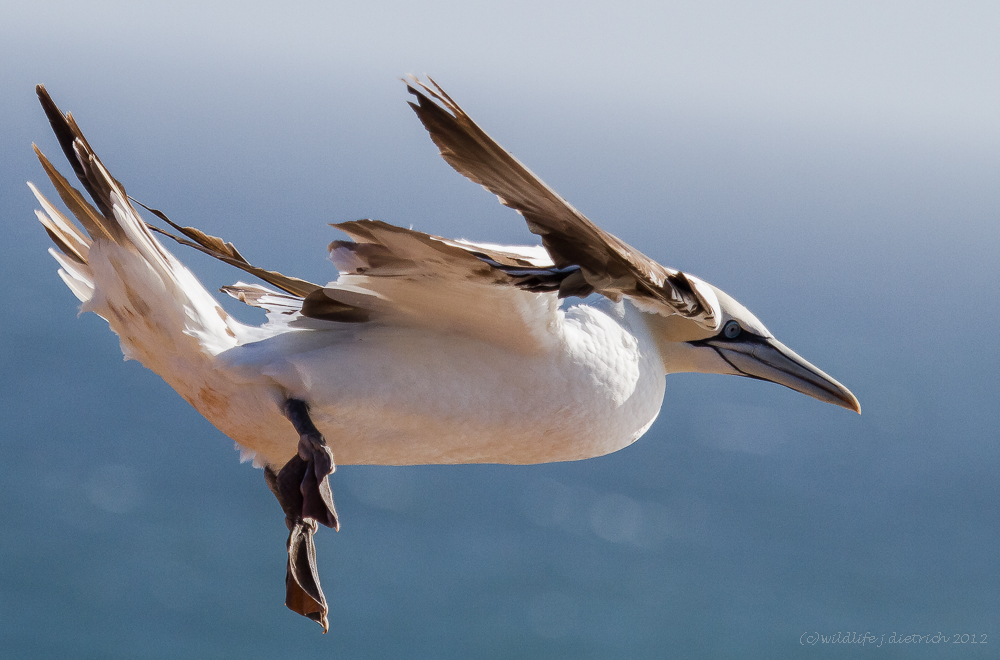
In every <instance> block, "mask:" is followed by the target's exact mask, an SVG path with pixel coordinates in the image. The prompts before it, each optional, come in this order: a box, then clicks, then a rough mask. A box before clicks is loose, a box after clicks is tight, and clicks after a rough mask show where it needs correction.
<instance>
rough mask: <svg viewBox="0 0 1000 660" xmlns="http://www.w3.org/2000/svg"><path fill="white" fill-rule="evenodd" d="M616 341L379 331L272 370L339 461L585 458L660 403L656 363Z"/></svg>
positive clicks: (629, 438)
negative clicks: (510, 345)
mask: <svg viewBox="0 0 1000 660" xmlns="http://www.w3.org/2000/svg"><path fill="white" fill-rule="evenodd" d="M611 339H614V340H615V341H616V342H617V343H616V345H615V346H613V347H611V350H609V347H607V346H598V347H596V348H598V349H600V350H595V346H594V339H593V338H592V337H591V338H589V339H588V342H589V345H583V344H579V343H573V342H561V343H557V344H556V345H554V346H553V347H552V348H551V349H550V350H545V351H541V352H536V353H532V354H520V353H517V352H514V351H510V350H507V349H503V348H500V347H497V346H493V345H490V344H487V343H484V342H480V341H476V340H471V339H467V338H463V337H457V336H442V335H439V334H434V333H427V332H421V331H415V330H413V329H396V328H380V329H376V330H371V331H365V332H363V333H357V334H353V335H351V336H350V337H349V338H341V339H339V340H337V341H333V342H331V343H329V344H327V345H325V346H321V347H318V348H314V349H312V350H308V351H303V352H296V353H294V354H291V355H284V356H282V357H281V358H280V359H274V360H271V361H270V362H269V364H268V365H267V367H266V368H265V370H266V372H267V373H268V375H269V376H270V377H271V378H272V379H274V381H276V382H277V383H279V384H280V386H281V387H282V388H283V389H284V390H285V391H286V392H287V393H288V395H289V396H293V397H296V398H302V399H304V400H306V401H308V402H309V405H310V414H311V415H312V417H313V419H314V421H315V422H316V425H317V427H318V428H319V429H320V431H322V432H323V434H324V435H325V436H326V438H327V441H328V442H329V444H330V446H331V448H332V450H333V453H334V457H335V460H336V461H337V462H338V463H341V464H378V465H412V464H423V463H542V462H549V461H565V460H577V459H582V458H589V457H592V456H599V455H602V454H606V453H609V452H612V451H616V450H618V449H621V448H622V447H624V446H626V445H628V444H630V443H631V442H633V441H634V440H635V439H636V438H638V437H639V436H640V435H642V433H643V432H644V431H645V430H646V429H647V428H648V427H649V425H650V424H651V423H652V421H653V420H654V419H655V418H656V414H657V413H658V411H659V408H660V404H661V403H662V399H663V377H662V371H659V368H658V366H657V363H658V360H659V358H658V357H657V356H649V355H645V356H644V355H642V354H641V351H639V350H638V348H637V347H636V346H634V345H633V346H626V345H624V343H623V342H622V341H620V338H608V340H609V341H610V340H611ZM597 341H598V343H600V342H601V341H602V340H601V339H600V338H598V340H597ZM633 343H634V342H633ZM293 435H294V434H293Z"/></svg>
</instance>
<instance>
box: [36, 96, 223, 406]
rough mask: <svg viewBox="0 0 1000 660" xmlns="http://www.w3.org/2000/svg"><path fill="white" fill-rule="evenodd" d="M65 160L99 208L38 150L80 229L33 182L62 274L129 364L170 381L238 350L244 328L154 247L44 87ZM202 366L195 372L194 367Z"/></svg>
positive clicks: (40, 215)
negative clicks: (188, 368) (230, 350)
mask: <svg viewBox="0 0 1000 660" xmlns="http://www.w3.org/2000/svg"><path fill="white" fill-rule="evenodd" d="M36 91H37V92H38V98H39V100H40V101H41V104H42V107H43V108H44V110H45V114H46V115H47V116H48V119H49V122H50V123H51V125H52V129H53V131H54V132H55V134H56V137H57V138H58V140H59V144H60V146H61V147H62V150H63V153H65V155H66V158H67V159H68V160H69V162H70V164H71V165H72V166H73V170H74V172H75V173H76V176H77V178H79V180H80V183H81V184H82V185H83V188H84V189H85V190H86V191H87V193H89V195H90V197H91V198H92V199H93V202H94V203H93V204H91V203H90V202H88V201H87V200H86V199H85V198H84V196H83V195H82V194H81V193H80V191H78V190H77V189H75V188H74V187H73V186H71V185H70V183H69V182H68V181H67V180H66V179H65V178H64V177H63V176H62V175H61V174H60V173H59V172H58V171H57V170H56V169H55V167H53V166H52V164H51V163H50V162H49V160H48V159H47V158H46V157H45V155H44V154H42V152H41V150H39V148H38V147H37V146H35V154H36V155H37V156H38V159H39V161H41V164H42V167H44V168H45V172H46V174H48V177H49V180H50V181H51V182H52V185H53V186H55V188H56V191H57V192H58V193H59V196H60V197H61V198H62V200H63V202H64V203H65V205H66V206H67V207H68V208H69V210H70V212H71V213H72V214H73V215H74V216H75V217H76V219H77V220H78V221H79V223H80V224H81V225H82V226H83V228H84V229H85V230H86V233H84V231H81V229H80V228H79V227H78V226H77V225H75V224H74V223H73V222H72V221H71V220H70V219H69V218H67V217H66V216H65V215H64V214H63V213H62V212H60V211H59V210H58V209H57V208H56V207H55V206H54V205H53V204H52V203H51V202H49V200H47V199H46V198H45V196H44V195H42V194H41V193H40V192H39V191H38V189H37V188H36V187H35V186H34V185H33V184H31V183H29V184H28V185H29V186H30V187H31V190H32V192H33V193H34V194H35V197H36V198H37V199H38V201H39V203H40V204H41V205H42V209H43V210H41V211H36V214H37V215H38V219H39V220H40V221H41V222H42V225H43V226H44V227H45V230H46V231H47V232H48V234H49V236H50V237H51V238H52V241H53V242H54V243H55V247H56V249H50V250H49V252H50V253H51V254H52V256H53V257H55V259H56V261H57V262H59V266H60V269H59V275H60V276H61V277H62V279H63V281H64V282H65V283H66V285H67V286H68V287H69V288H70V290H71V291H72V292H73V293H74V294H75V295H76V297H77V298H79V299H80V300H81V301H82V303H83V304H82V306H81V311H91V312H95V313H96V314H98V315H100V316H101V317H103V318H104V319H106V320H107V321H108V324H109V325H110V326H111V329H112V330H113V331H114V332H115V333H117V334H118V336H119V338H120V341H121V347H122V352H123V353H124V354H125V357H126V358H134V359H137V360H139V361H140V362H142V363H143V364H144V365H145V366H146V367H148V368H150V369H152V370H153V371H155V372H157V373H159V374H160V375H161V376H163V377H164V378H165V379H166V380H167V381H168V382H170V384H171V385H174V386H175V387H177V386H178V385H180V386H181V387H179V388H178V389H179V390H181V391H183V389H186V388H184V387H183V385H184V384H183V383H178V382H171V381H176V380H177V379H178V378H181V379H183V376H180V375H179V374H183V373H185V368H184V366H185V365H183V364H179V362H181V363H183V362H190V361H191V360H195V361H201V362H204V361H206V360H210V359H211V357H212V356H214V355H216V354H218V353H220V352H221V351H224V350H226V349H228V348H231V347H232V346H235V345H236V344H237V333H238V332H239V331H240V329H241V328H242V326H241V324H239V323H238V322H236V321H235V319H232V318H230V317H229V315H228V314H227V313H226V312H225V311H224V310H223V309H222V308H221V307H220V306H219V305H218V304H217V302H216V301H215V299H214V298H213V297H212V295H211V294H210V293H209V292H208V291H207V290H206V289H205V288H204V287H203V286H202V285H201V283H199V282H198V280H197V279H196V278H195V277H194V275H193V274H192V273H191V272H190V271H189V270H188V269H187V268H186V267H185V266H184V265H183V264H181V263H180V262H179V261H178V260H177V259H176V258H175V257H174V256H173V255H172V254H171V253H170V252H169V251H168V250H167V249H166V248H164V247H163V245H162V244H160V242H159V241H157V240H156V237H155V236H154V235H153V234H152V232H151V231H150V229H149V227H148V226H147V225H146V223H144V222H143V220H142V219H141V218H140V216H139V214H138V213H137V212H136V210H135V208H134V207H133V206H132V204H131V202H130V201H129V197H128V195H127V194H126V192H125V188H124V187H123V186H122V185H121V184H120V183H119V182H118V181H117V180H116V179H115V178H114V177H113V176H111V174H110V173H109V172H108V170H107V169H105V167H104V165H103V164H102V163H101V160H100V159H99V158H98V157H97V155H96V154H95V153H94V151H93V149H91V147H90V144H89V143H88V142H87V139H86V138H85V137H84V136H83V133H82V132H81V131H80V129H79V127H78V126H77V125H76V122H75V121H74V119H73V116H72V115H71V114H68V113H67V114H63V113H62V112H61V111H60V110H59V108H58V107H56V105H55V103H53V101H52V99H51V98H50V97H49V95H48V92H46V91H45V88H44V87H42V86H41V85H39V86H38V87H37V88H36ZM187 366H194V365H187Z"/></svg>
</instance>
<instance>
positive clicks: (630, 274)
mask: <svg viewBox="0 0 1000 660" xmlns="http://www.w3.org/2000/svg"><path fill="white" fill-rule="evenodd" d="M411 82H412V83H413V84H408V85H407V88H408V89H409V91H410V93H411V94H413V95H414V96H416V97H417V103H410V106H411V107H412V108H413V110H414V112H416V113H417V116H418V117H419V118H420V121H421V122H422V123H423V125H424V127H425V128H426V129H427V131H428V132H429V133H430V136H431V139H432V140H433V141H434V143H435V144H436V145H437V146H438V148H439V149H440V150H441V156H442V157H444V159H445V160H446V161H447V162H448V163H449V164H450V165H451V166H452V167H454V168H455V170H457V171H458V172H459V173H461V174H463V175H465V176H466V177H468V178H469V179H470V180H472V181H474V182H475V183H478V184H480V185H482V186H483V187H484V188H486V189H487V190H489V191H490V192H492V193H493V194H495V195H496V196H497V197H498V198H499V199H500V203H501V204H503V205H505V206H508V207H510V208H512V209H514V210H516V211H517V212H518V213H520V214H521V215H522V216H524V219H525V220H526V221H527V223H528V228H529V229H530V230H531V231H532V232H533V233H535V234H538V235H539V236H541V237H542V244H543V245H544V246H545V249H546V250H547V251H548V253H549V254H550V255H551V256H552V260H553V262H554V263H555V265H556V266H557V267H560V268H567V267H571V266H579V267H580V269H581V271H580V272H581V275H582V277H583V279H585V280H586V282H587V283H588V284H589V285H590V286H592V287H593V289H594V290H596V291H597V292H598V293H600V294H602V295H604V296H607V297H608V298H611V299H612V300H620V299H621V297H622V296H628V297H629V298H630V299H632V300H633V301H635V302H636V303H637V304H639V305H640V306H641V307H642V308H643V309H645V310H647V311H656V312H658V313H661V314H664V315H670V314H679V315H681V316H684V317H686V318H690V319H692V320H693V321H695V322H696V323H698V324H699V325H701V326H703V327H705V328H708V329H712V330H715V329H717V328H718V325H719V322H720V321H719V319H720V314H719V312H718V310H717V309H716V307H717V303H715V301H714V300H713V296H712V295H711V293H710V292H709V291H707V290H702V285H701V284H700V283H699V282H698V281H696V280H693V279H691V278H689V277H687V276H686V275H685V274H684V273H682V272H680V271H676V270H673V269H670V268H665V267H664V266H661V265H660V264H658V263H657V262H656V261H654V260H652V259H650V258H649V257H647V256H646V255H644V254H642V253H641V252H639V251H638V250H636V249H635V248H633V247H632V246H630V245H628V244H627V243H625V242H624V241H622V240H620V239H618V238H616V237H615V236H612V235H611V234H609V233H608V232H606V231H604V230H602V229H601V228H600V227H598V226H597V225H595V224H594V223H593V222H591V221H590V220H588V219H587V217H586V216H584V215H583V214H582V213H580V212H579V211H577V210H576V209H575V208H573V207H572V206H571V205H570V204H569V203H568V202H567V201H566V200H564V199H563V198H562V197H560V196H559V195H558V194H556V192H555V191H553V190H552V189H551V188H549V187H548V186H547V185H546V184H545V183H544V182H543V181H542V180H541V179H539V178H538V177H537V176H535V175H534V174H533V173H532V172H531V171H530V170H528V168H526V167H525V166H524V165H522V164H521V163H520V162H518V161H517V159H515V158H514V157H513V156H511V155H510V154H509V153H508V152H507V151H505V150H504V149H503V148H502V147H501V146H500V145H499V144H497V143H496V142H495V141H494V140H493V138H491V137H490V136H489V135H487V134H486V132H485V131H483V130H482V129H481V128H479V126H477V125H476V123H475V122H474V121H472V119H471V118H470V117H469V116H468V115H467V114H465V112H464V111H463V110H462V108H460V107H459V106H458V104H457V103H455V102H454V101H453V100H452V99H451V97H449V96H448V95H447V94H446V93H445V92H444V90H442V89H441V87H439V86H438V85H437V83H435V82H434V81H433V80H430V85H426V84H424V83H422V82H420V81H419V80H416V79H415V78H413V79H411ZM414 85H416V86H417V87H419V89H417V88H416V87H414ZM425 92H426V93H425ZM432 99H433V100H432Z"/></svg>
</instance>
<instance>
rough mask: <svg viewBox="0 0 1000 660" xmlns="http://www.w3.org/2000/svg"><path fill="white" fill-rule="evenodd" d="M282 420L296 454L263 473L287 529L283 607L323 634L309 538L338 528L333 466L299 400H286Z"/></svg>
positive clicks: (319, 590) (324, 611)
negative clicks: (291, 431) (295, 439)
mask: <svg viewBox="0 0 1000 660" xmlns="http://www.w3.org/2000/svg"><path fill="white" fill-rule="evenodd" d="M284 413H285V416H286V417H287V418H288V420H289V421H290V422H291V423H292V425H293V426H294V427H295V430H296V431H298V433H299V452H298V454H296V455H295V456H293V457H292V459H291V460H290V461H288V462H287V463H286V464H285V466H284V467H283V468H281V470H280V471H278V472H277V473H275V472H274V470H272V469H270V468H265V470H264V476H265V478H266V479H267V485H268V486H269V487H270V489H271V492H273V493H274V496H275V497H276V498H277V499H278V503H279V504H281V508H282V510H284V512H285V525H286V526H287V527H288V544H287V546H288V569H287V571H286V573H285V605H287V606H288V608H289V609H291V610H292V611H293V612H298V613H299V614H301V615H303V616H306V617H309V618H310V619H312V620H313V621H316V622H317V623H319V624H320V625H322V626H323V632H324V633H325V632H326V631H327V630H328V629H329V624H328V622H327V618H326V617H327V611H328V609H327V605H326V597H325V596H324V595H323V588H322V587H321V586H320V583H319V571H318V570H317V567H316V544H315V542H314V540H313V534H315V533H316V530H317V529H318V525H317V523H319V524H323V525H326V526H327V527H332V528H333V529H335V530H338V529H340V523H339V521H338V520H337V510H336V508H335V507H334V505H333V492H332V491H331V490H330V482H329V479H328V477H329V475H331V474H333V471H334V469H336V466H335V465H334V463H333V453H332V452H331V451H330V447H328V446H327V444H326V440H325V439H324V438H323V435H322V434H321V433H320V432H319V430H318V429H317V428H316V426H315V425H314V424H313V422H312V420H311V419H310V418H309V408H308V406H307V405H306V403H305V401H301V400H299V399H288V400H287V401H286V402H285V409H284Z"/></svg>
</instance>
